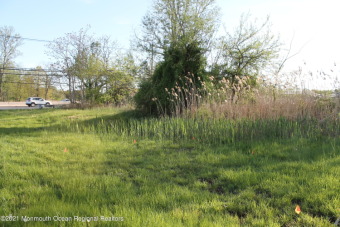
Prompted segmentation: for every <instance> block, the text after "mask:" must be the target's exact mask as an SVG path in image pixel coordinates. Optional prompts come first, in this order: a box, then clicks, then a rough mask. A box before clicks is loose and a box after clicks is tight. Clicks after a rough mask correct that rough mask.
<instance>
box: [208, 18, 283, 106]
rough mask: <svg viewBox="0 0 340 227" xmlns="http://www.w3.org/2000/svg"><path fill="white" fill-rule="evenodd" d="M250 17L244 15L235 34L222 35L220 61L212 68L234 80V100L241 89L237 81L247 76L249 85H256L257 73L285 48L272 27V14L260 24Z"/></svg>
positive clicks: (232, 85)
mask: <svg viewBox="0 0 340 227" xmlns="http://www.w3.org/2000/svg"><path fill="white" fill-rule="evenodd" d="M249 19H250V17H249V15H243V16H242V17H241V20H240V24H239V26H238V27H237V29H236V30H235V31H234V33H227V35H226V36H224V37H222V39H221V42H220V53H219V55H218V57H219V59H218V61H217V62H218V63H215V64H214V65H213V67H212V68H213V69H212V72H213V74H215V76H217V77H219V78H220V79H221V78H222V77H225V78H227V79H228V80H229V81H230V83H231V88H232V98H231V99H232V101H234V102H235V101H236V100H237V99H236V96H237V92H238V90H239V87H238V86H236V84H238V83H239V82H240V81H241V80H242V79H243V78H245V77H247V78H249V79H248V85H255V83H256V78H257V76H258V75H259V74H260V73H261V71H262V70H264V69H266V68H267V67H268V66H270V65H271V64H272V62H273V60H274V59H276V58H277V57H278V53H279V51H280V47H281V44H280V42H279V38H278V37H277V36H275V35H273V34H272V32H271V30H270V22H269V17H267V19H266V20H265V21H264V22H263V23H262V24H260V25H257V24H256V23H255V22H256V21H255V22H254V23H252V22H249Z"/></svg>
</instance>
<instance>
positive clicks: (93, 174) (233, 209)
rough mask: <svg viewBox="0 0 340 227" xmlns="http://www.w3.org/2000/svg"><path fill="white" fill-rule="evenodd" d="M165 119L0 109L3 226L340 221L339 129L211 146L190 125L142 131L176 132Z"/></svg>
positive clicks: (105, 111) (115, 112)
mask: <svg viewBox="0 0 340 227" xmlns="http://www.w3.org/2000/svg"><path fill="white" fill-rule="evenodd" d="M120 121H121V122H124V123H122V124H121V125H123V126H124V127H125V128H124V129H120V131H119V130H118V129H116V126H117V125H118V124H120V123H119V122H120ZM165 121H166V119H153V120H149V121H146V123H145V120H143V119H139V118H137V117H134V116H133V114H131V111H127V110H124V109H114V108H98V109H91V110H63V109H42V110H11V111H0V218H1V219H0V226H209V227H210V226H334V223H335V222H336V220H337V219H338V218H339V217H340V155H339V154H340V137H339V134H337V133H334V132H338V130H335V131H334V132H333V133H329V134H327V135H326V134H324V133H323V132H322V129H318V130H319V131H318V132H315V133H316V134H318V135H317V136H314V132H313V131H311V130H309V129H308V130H309V131H308V132H307V133H306V134H305V136H303V135H301V136H294V134H291V136H287V137H284V136H281V137H280V136H278V137H277V138H276V137H275V136H272V137H269V138H268V139H266V138H265V137H261V138H260V139H254V138H252V139H251V138H249V139H247V137H246V136H245V137H234V138H233V139H232V140H229V139H228V138H226V140H225V141H224V140H221V139H219V140H218V141H215V140H214V138H216V137H217V136H218V135H217V134H214V133H213V132H212V131H213V129H210V130H211V131H209V133H210V134H209V133H208V132H207V131H204V130H203V129H202V130H198V131H195V132H193V133H192V134H191V133H190V132H188V131H189V130H191V129H190V128H188V125H187V124H182V125H181V127H182V128H181V129H180V130H181V132H182V133H183V132H185V135H190V136H187V137H185V136H182V137H181V138H180V139H176V137H170V136H169V137H167V136H162V135H160V134H157V130H156V131H154V132H152V133H150V134H148V133H145V132H144V131H143V129H142V127H143V124H144V126H145V127H150V128H152V127H151V126H150V124H153V125H154V126H153V127H154V129H157V127H159V128H162V133H164V132H166V131H167V130H169V131H172V130H177V129H174V128H172V125H170V124H172V123H167V124H169V125H167V124H163V123H164V122H165ZM185 121H186V120H185V119H183V122H185ZM138 122H141V123H140V125H139V123H138ZM282 122H285V121H280V124H282ZM194 124H195V125H199V124H198V123H197V122H194ZM303 124H310V123H308V122H302V123H301V125H303ZM131 125H132V126H133V127H132V126H131ZM337 126H338V125H337ZM117 127H118V126H117ZM126 127H131V128H129V129H126ZM197 127H198V126H197ZM223 127H224V126H223V124H219V129H218V130H219V131H221V132H222V131H223ZM228 127H229V128H228V130H230V127H231V126H230V125H229V126H228ZM280 127H281V126H280ZM282 127H283V126H282ZM112 128H113V129H112ZM118 128H119V127H118ZM283 128H284V127H283ZM311 128H313V127H311ZM198 129H199V128H198ZM134 130H135V131H134ZM148 130H149V129H148ZM150 130H151V129H150ZM226 130H227V129H226ZM254 130H256V128H255V129H254ZM259 130H260V129H259ZM200 131H201V132H202V134H203V133H208V134H206V135H199V132H200ZM252 133H253V134H254V135H256V134H259V133H262V132H260V131H259V132H258V133H257V132H256V131H255V132H252ZM170 134H171V133H170ZM170 134H169V135H170ZM253 134H252V135H253ZM283 134H285V133H281V132H280V133H278V135H283ZM137 135H138V136H137ZM150 135H153V136H150ZM164 135H167V134H164ZM209 136H210V137H214V138H211V139H212V141H214V143H208V142H207V141H206V140H204V139H207V138H209ZM221 137H223V136H221ZM200 138H204V139H200ZM297 206H299V207H300V209H301V213H299V212H296V207H297ZM298 213H299V214H298Z"/></svg>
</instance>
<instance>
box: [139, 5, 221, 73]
mask: <svg viewBox="0 0 340 227" xmlns="http://www.w3.org/2000/svg"><path fill="white" fill-rule="evenodd" d="M218 14H219V9H218V8H217V7H216V5H215V0H156V1H155V3H154V5H153V8H152V11H149V12H148V13H147V14H146V15H145V16H144V18H143V20H142V35H141V36H140V37H137V47H138V48H139V49H140V50H141V51H142V52H143V53H146V54H147V56H148V60H147V61H148V62H149V67H150V68H151V70H150V71H151V72H153V70H154V69H155V65H156V64H157V62H159V61H161V60H162V59H164V55H165V53H166V51H167V50H168V49H169V48H170V46H173V45H174V44H175V43H176V45H177V44H179V43H182V46H185V44H190V43H194V42H196V43H199V45H200V47H201V48H203V49H204V50H205V51H207V50H209V49H210V48H209V47H210V44H211V41H212V38H213V35H214V33H215V32H216V30H217V26H218V23H217V18H218Z"/></svg>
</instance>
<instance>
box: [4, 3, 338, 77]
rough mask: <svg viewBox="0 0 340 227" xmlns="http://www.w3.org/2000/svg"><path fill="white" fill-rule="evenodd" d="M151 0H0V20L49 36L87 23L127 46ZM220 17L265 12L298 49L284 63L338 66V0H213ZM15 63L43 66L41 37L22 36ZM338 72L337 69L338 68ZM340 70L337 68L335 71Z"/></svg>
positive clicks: (227, 20) (229, 19)
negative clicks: (218, 9) (294, 54)
mask: <svg viewBox="0 0 340 227" xmlns="http://www.w3.org/2000/svg"><path fill="white" fill-rule="evenodd" d="M152 2H153V1H152V0H125V1H122V0H29V1H27V0H0V26H1V27H2V26H5V25H6V26H13V27H14V29H15V31H16V32H17V33H18V34H20V35H21V36H22V37H24V38H31V39H39V40H54V39H55V38H58V37H62V36H64V34H65V33H68V32H74V31H78V30H79V29H80V28H83V27H85V26H87V25H90V26H91V32H93V33H95V34H96V35H97V36H102V35H109V36H111V38H112V39H113V40H116V41H117V42H118V44H119V45H120V46H121V47H123V48H129V45H130V40H131V38H132V36H133V34H134V31H135V30H136V29H138V28H139V26H140V22H141V19H142V17H143V15H145V13H146V12H147V10H148V9H150V8H151V5H152ZM217 4H218V6H219V7H220V8H221V13H222V18H221V23H222V24H224V27H225V28H226V29H227V30H232V29H234V28H235V27H236V26H237V25H238V22H239V19H240V16H241V14H242V13H250V14H251V15H252V16H253V17H254V18H259V19H264V18H265V17H266V16H267V15H269V16H270V18H271V22H272V24H273V31H274V32H275V33H278V34H280V36H281V40H282V41H283V42H285V43H287V45H288V44H289V43H290V41H291V39H292V38H293V37H294V40H293V49H292V52H298V51H299V50H300V49H301V48H302V47H303V49H302V51H301V52H300V54H299V55H297V56H296V57H294V58H293V59H291V60H290V61H289V64H287V68H295V67H298V66H305V65H304V62H306V64H307V66H309V67H311V68H313V69H315V70H317V69H323V70H330V69H331V68H332V70H333V71H334V70H335V71H336V70H337V69H336V68H335V69H334V67H335V66H334V63H337V64H339V66H340V29H339V22H340V13H339V10H340V1H339V0H322V1H321V0H217ZM20 51H21V52H22V55H21V56H20V57H18V58H17V59H16V62H17V63H18V64H19V66H20V67H36V66H38V65H41V66H44V65H46V64H48V63H49V60H48V58H47V56H46V55H45V54H44V53H45V51H46V43H45V42H38V41H29V40H25V42H24V45H23V46H21V47H20ZM337 71H338V72H339V70H337ZM338 75H339V74H338Z"/></svg>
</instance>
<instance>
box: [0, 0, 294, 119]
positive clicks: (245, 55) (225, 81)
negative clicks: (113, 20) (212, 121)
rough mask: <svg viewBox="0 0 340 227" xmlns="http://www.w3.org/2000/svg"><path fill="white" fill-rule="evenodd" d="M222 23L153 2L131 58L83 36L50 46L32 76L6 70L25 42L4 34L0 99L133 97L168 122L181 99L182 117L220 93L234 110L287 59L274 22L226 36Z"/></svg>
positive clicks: (197, 4)
mask: <svg viewBox="0 0 340 227" xmlns="http://www.w3.org/2000/svg"><path fill="white" fill-rule="evenodd" d="M219 21H220V10H219V8H218V6H217V5H216V1H215V0H200V1H197V0H155V1H154V4H153V7H152V8H151V10H150V11H148V12H147V13H146V15H145V16H144V17H143V19H142V22H141V27H140V28H141V29H140V31H139V32H136V36H135V39H134V40H133V42H132V46H131V50H130V51H122V50H121V49H120V48H119V47H118V45H117V44H116V43H115V42H114V41H112V40H111V38H110V37H108V36H103V37H96V36H95V35H92V34H90V28H82V29H80V30H79V31H77V32H71V33H67V34H65V35H64V36H62V37H59V38H57V39H55V40H54V41H53V42H51V43H49V44H48V46H47V49H48V51H47V55H48V56H49V58H50V59H52V62H51V64H50V65H49V66H47V68H48V69H45V70H43V69H41V71H39V70H38V69H37V71H31V72H27V71H24V72H20V70H19V71H15V70H12V71H9V70H8V69H9V68H11V67H13V66H15V62H14V59H15V57H16V56H17V54H18V48H19V47H20V45H21V44H22V40H21V38H20V35H19V34H15V33H14V29H13V28H10V27H2V28H0V44H1V50H0V51H1V59H0V99H1V100H20V99H23V97H28V96H33V95H37V96H43V97H45V98H55V99H58V98H60V97H61V96H64V97H67V98H69V99H70V100H71V101H72V102H75V101H81V102H87V103H107V104H108V103H114V104H122V103H125V102H128V101H131V99H132V97H135V98H134V102H135V103H136V106H137V107H138V108H139V109H140V110H143V111H145V112H149V113H150V112H151V113H160V112H162V113H163V114H170V113H171V112H172V111H173V110H174V103H176V102H175V101H176V95H179V96H181V97H182V99H183V100H182V101H181V104H180V105H181V108H180V109H178V106H177V107H176V108H177V111H180V112H181V111H183V109H186V108H187V107H189V106H192V105H199V103H200V102H202V100H203V99H204V97H208V96H209V99H210V100H211V94H215V93H216V91H217V90H219V89H222V88H223V91H224V90H228V92H224V94H225V95H227V97H223V98H221V97H219V100H223V101H227V102H232V103H237V102H238V100H240V97H241V94H242V93H244V91H246V90H247V91H251V90H252V89H253V88H256V87H257V86H259V76H260V75H263V74H264V72H267V73H268V72H269V73H270V74H272V75H275V76H278V75H279V72H280V70H281V69H282V68H283V65H284V63H285V61H286V60H287V59H288V58H289V57H290V56H289V54H288V55H286V57H285V58H283V59H281V58H280V55H279V53H280V50H281V47H282V44H281V42H280V41H279V39H278V36H277V35H275V34H273V33H272V32H271V30H270V22H269V18H266V19H265V20H263V21H262V22H260V23H259V22H256V21H255V22H253V21H252V20H251V18H250V16H249V15H244V16H242V17H241V20H240V24H239V26H238V27H237V28H236V29H234V30H232V29H228V31H225V32H224V33H218V31H220V27H221V26H220V22H219ZM218 34H219V35H218ZM220 34H222V35H220ZM28 74H30V75H28ZM32 74H37V75H32ZM211 81H213V82H214V83H213V84H212V83H209V84H211V85H209V86H208V87H207V86H206V84H207V82H211ZM175 89H176V90H175ZM169 91H170V92H169ZM136 93H137V94H136ZM135 94H136V95H135ZM218 94H219V93H218ZM173 96H174V97H173ZM193 96H195V97H193ZM189 100H191V101H190V102H189ZM177 101H178V100H177ZM177 103H178V102H177ZM194 103H195V104H194Z"/></svg>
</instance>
